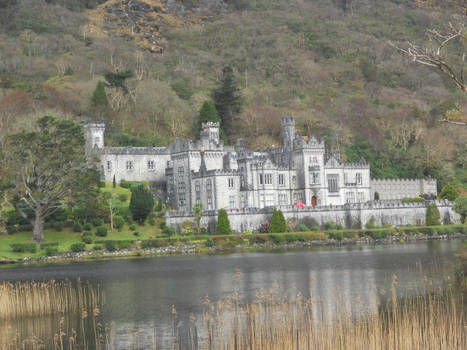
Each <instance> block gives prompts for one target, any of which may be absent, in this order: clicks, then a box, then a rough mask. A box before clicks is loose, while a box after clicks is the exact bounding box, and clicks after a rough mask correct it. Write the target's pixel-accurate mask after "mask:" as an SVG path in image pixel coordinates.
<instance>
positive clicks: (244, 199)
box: [240, 195, 248, 208]
mask: <svg viewBox="0 0 467 350" xmlns="http://www.w3.org/2000/svg"><path fill="white" fill-rule="evenodd" d="M240 201H241V203H240V206H241V207H242V208H245V207H246V206H247V204H248V203H247V200H246V196H245V195H242V196H241V197H240Z"/></svg>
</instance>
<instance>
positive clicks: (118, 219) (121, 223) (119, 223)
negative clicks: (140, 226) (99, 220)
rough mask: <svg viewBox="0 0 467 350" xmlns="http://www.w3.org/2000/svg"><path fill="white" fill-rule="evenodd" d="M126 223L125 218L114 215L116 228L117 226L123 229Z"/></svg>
mask: <svg viewBox="0 0 467 350" xmlns="http://www.w3.org/2000/svg"><path fill="white" fill-rule="evenodd" d="M124 225H125V220H124V219H123V218H122V217H121V216H115V217H114V226H115V228H117V229H118V230H121V229H122V228H123V226H124Z"/></svg>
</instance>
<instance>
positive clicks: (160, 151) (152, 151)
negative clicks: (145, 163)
mask: <svg viewBox="0 0 467 350" xmlns="http://www.w3.org/2000/svg"><path fill="white" fill-rule="evenodd" d="M102 153H103V154H107V155H112V154H115V155H123V154H128V155H169V154H170V152H169V149H168V148H167V147H105V148H104V149H103V151H102Z"/></svg>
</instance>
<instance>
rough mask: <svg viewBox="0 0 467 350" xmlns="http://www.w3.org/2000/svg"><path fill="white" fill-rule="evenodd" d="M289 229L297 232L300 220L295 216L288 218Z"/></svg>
mask: <svg viewBox="0 0 467 350" xmlns="http://www.w3.org/2000/svg"><path fill="white" fill-rule="evenodd" d="M286 223H287V231H288V232H297V231H298V220H297V219H295V218H290V219H287V222H286Z"/></svg>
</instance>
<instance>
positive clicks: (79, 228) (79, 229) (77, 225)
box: [73, 222, 83, 232]
mask: <svg viewBox="0 0 467 350" xmlns="http://www.w3.org/2000/svg"><path fill="white" fill-rule="evenodd" d="M73 231H75V232H82V231H83V226H82V225H81V224H80V223H79V222H75V223H74V224H73Z"/></svg>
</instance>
